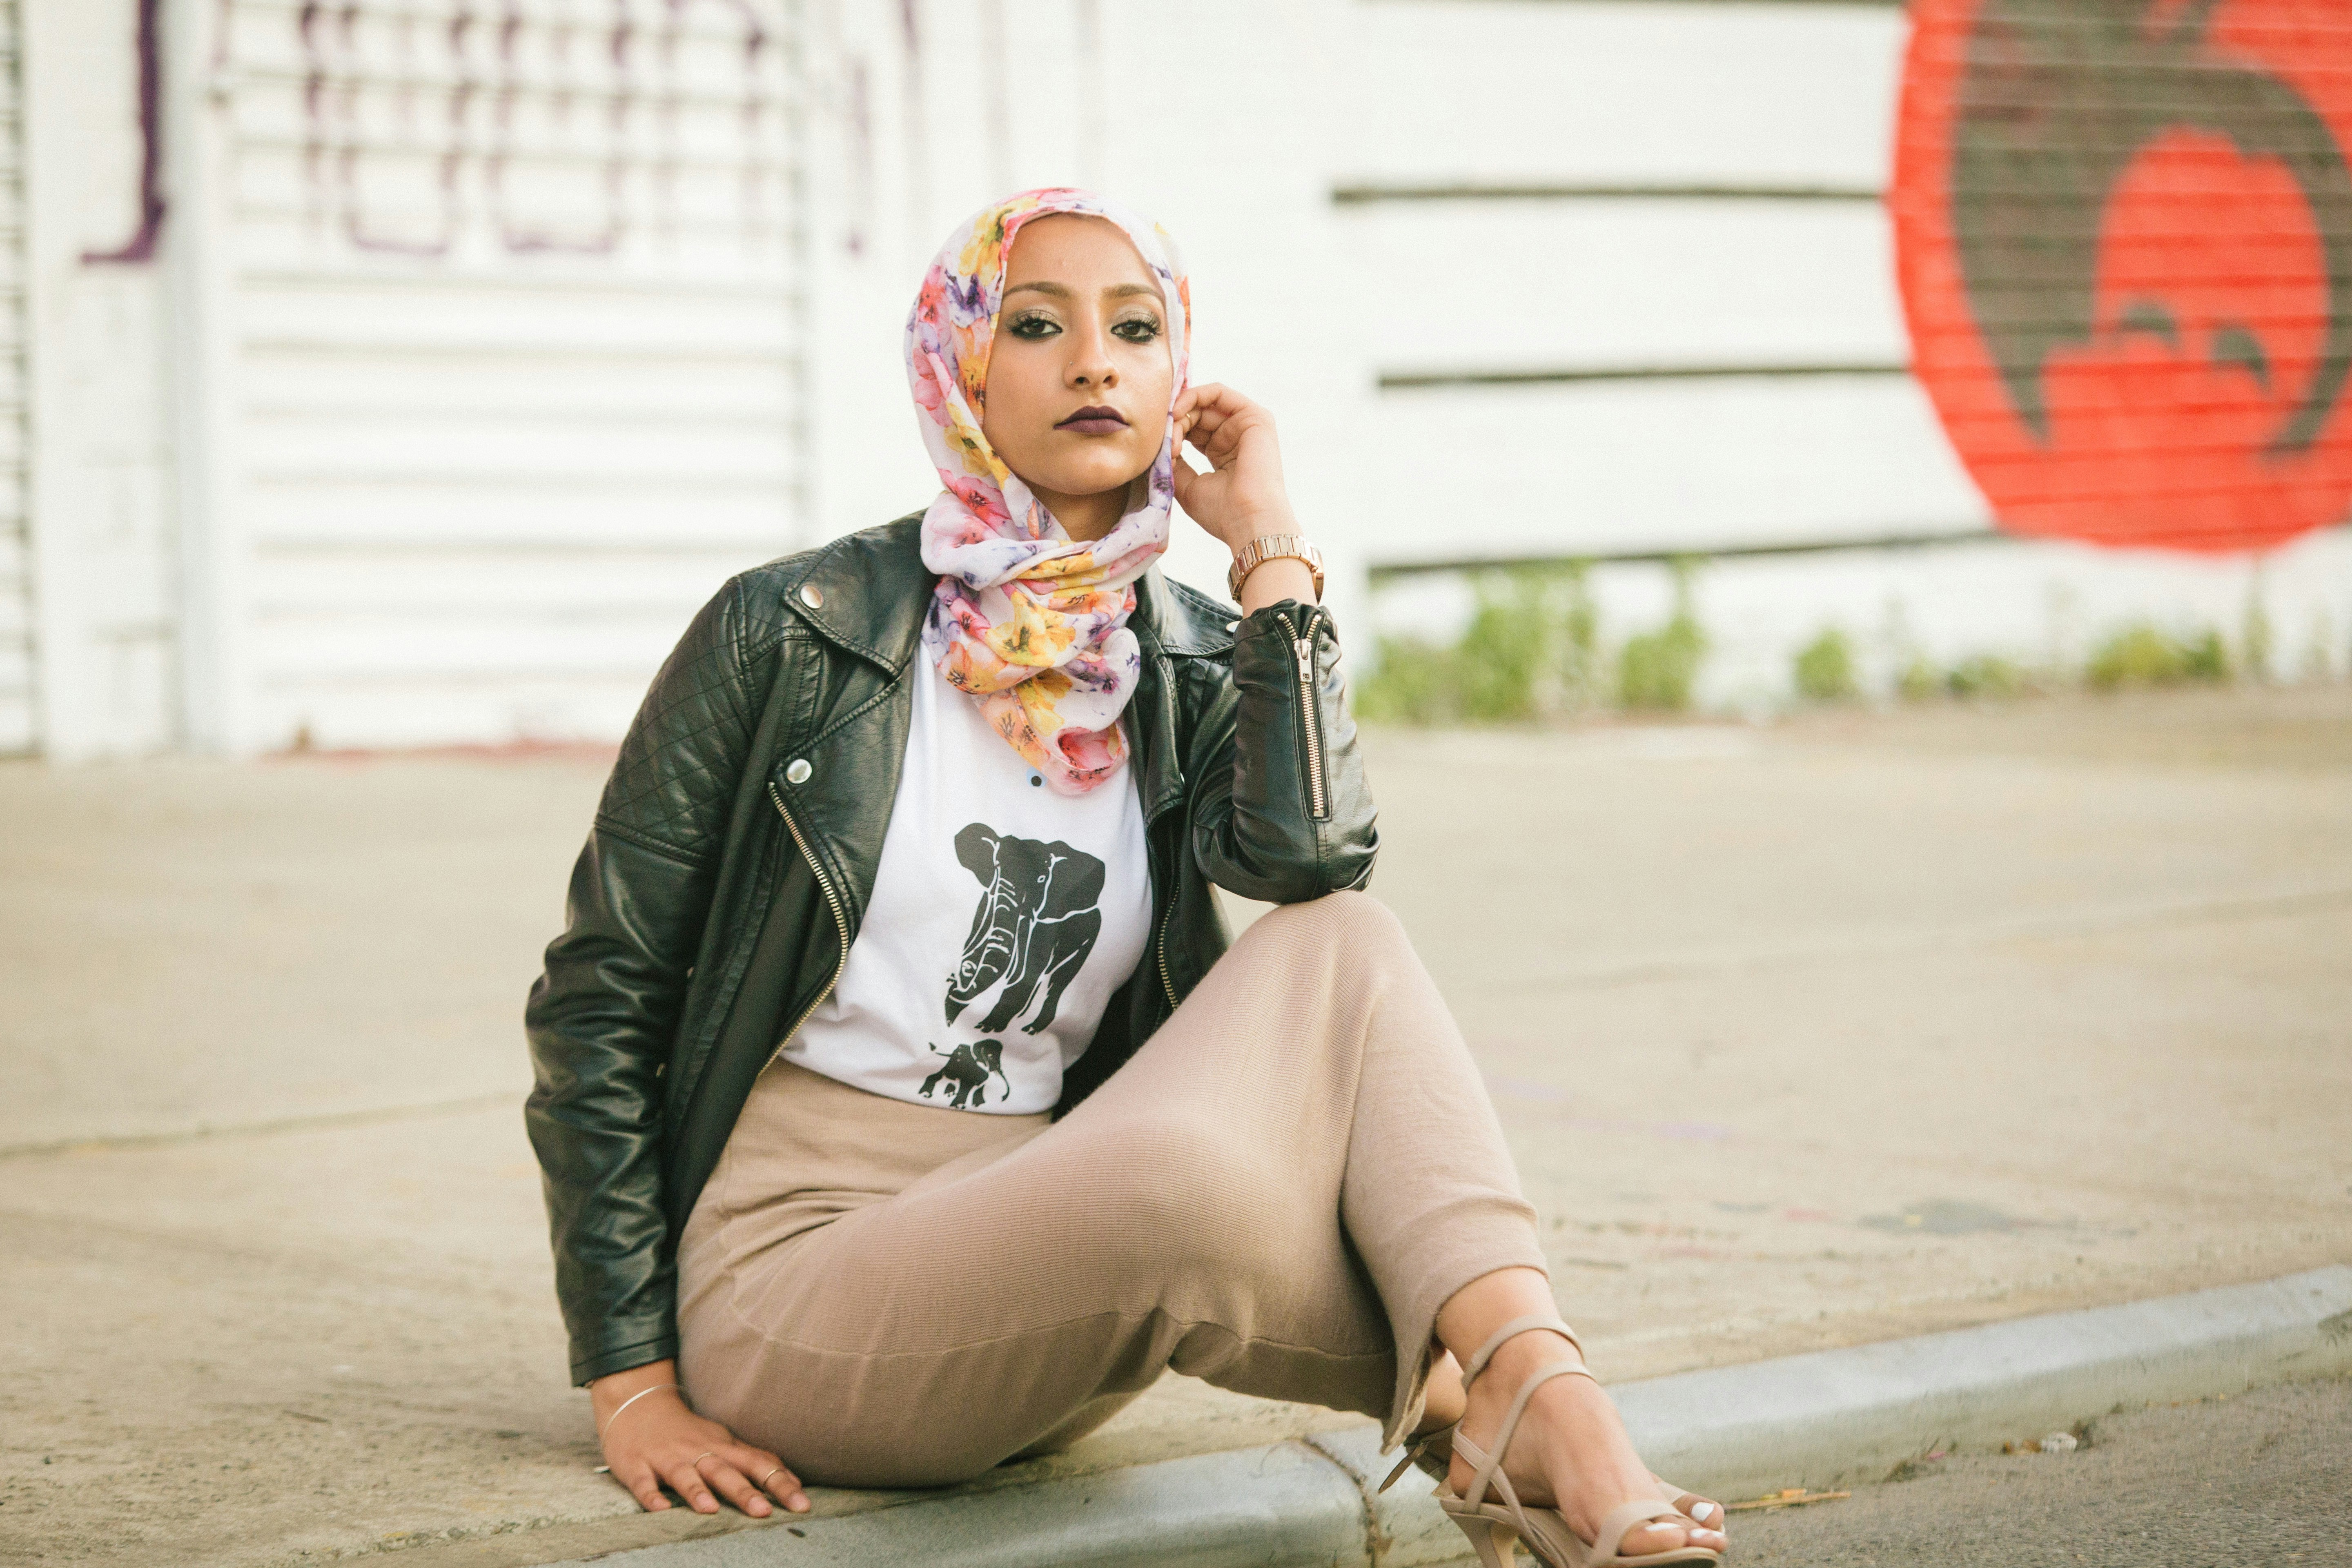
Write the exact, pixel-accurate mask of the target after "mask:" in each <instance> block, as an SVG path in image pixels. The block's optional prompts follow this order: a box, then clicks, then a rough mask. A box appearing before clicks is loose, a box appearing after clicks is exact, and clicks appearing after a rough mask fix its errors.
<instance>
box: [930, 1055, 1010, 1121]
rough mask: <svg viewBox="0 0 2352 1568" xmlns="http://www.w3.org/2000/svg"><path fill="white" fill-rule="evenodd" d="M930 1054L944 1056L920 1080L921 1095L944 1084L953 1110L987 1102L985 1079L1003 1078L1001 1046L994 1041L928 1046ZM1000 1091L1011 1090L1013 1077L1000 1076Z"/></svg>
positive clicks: (1007, 1092) (986, 1081)
mask: <svg viewBox="0 0 2352 1568" xmlns="http://www.w3.org/2000/svg"><path fill="white" fill-rule="evenodd" d="M931 1054H932V1055H933V1056H944V1057H946V1058H948V1059H947V1060H946V1061H945V1062H942V1063H941V1064H940V1070H939V1071H937V1072H935V1073H933V1074H932V1075H931V1076H930V1077H929V1078H927V1079H924V1080H923V1089H922V1095H923V1098H924V1099H925V1100H929V1099H930V1098H931V1091H932V1090H933V1089H938V1088H939V1087H940V1086H941V1085H942V1084H944V1085H945V1086H946V1087H947V1091H948V1106H949V1108H950V1110H978V1109H979V1108H980V1107H982V1106H983V1105H986V1104H987V1103H988V1093H987V1090H988V1080H989V1079H992V1078H1004V1046H1003V1042H1002V1041H998V1040H982V1041H980V1042H978V1043H977V1044H974V1045H969V1046H958V1047H956V1048H955V1049H954V1050H952V1051H941V1050H940V1048H939V1047H937V1046H933V1047H931ZM1004 1092H1005V1093H1006V1094H1011V1093H1012V1092H1013V1080H1012V1079H1009V1078H1005V1079H1004Z"/></svg>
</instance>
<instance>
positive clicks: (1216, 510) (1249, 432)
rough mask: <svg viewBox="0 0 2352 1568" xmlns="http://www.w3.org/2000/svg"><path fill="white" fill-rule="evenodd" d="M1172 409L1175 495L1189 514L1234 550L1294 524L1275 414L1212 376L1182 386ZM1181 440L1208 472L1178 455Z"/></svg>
mask: <svg viewBox="0 0 2352 1568" xmlns="http://www.w3.org/2000/svg"><path fill="white" fill-rule="evenodd" d="M1175 416H1176V437H1177V454H1176V474H1175V479H1176V501H1177V504H1178V505H1180V506H1181V507H1182V508H1183V509H1184V510H1185V512H1186V513H1187V514H1188V515H1190V516H1191V517H1192V521H1195V522H1197V523H1199V524H1200V525H1201V526H1202V528H1205V529H1207V530H1208V531H1210V532H1211V533H1213V534H1214V535H1215V536H1216V537H1217V538H1218V539H1219V540H1221V541H1222V542H1223V543H1224V546H1225V548H1227V549H1228V550H1234V551H1238V550H1240V549H1241V547H1242V546H1243V545H1244V544H1247V543H1248V542H1250V541H1251V540H1253V539H1255V538H1257V537H1259V536H1260V535H1262V534H1268V533H1295V532H1297V528H1298V524H1297V520H1296V519H1295V518H1294V517H1293V516H1292V514H1291V510H1290V495H1289V492H1288V491H1286V489H1284V488H1283V483H1282V448H1281V447H1280V446H1279V445H1278V444H1277V443H1276V439H1275V434H1274V416H1273V415H1271V414H1268V413H1267V412H1266V411H1265V409H1264V408H1262V407H1260V406H1259V405H1256V404H1255V403H1252V402H1251V401H1250V400H1249V399H1248V398H1246V397H1244V396H1243V395H1241V394H1240V393H1238V392H1235V391H1234V389H1233V388H1232V387H1230V386H1221V385H1219V384H1216V383H1215V382H1210V383H1207V384H1204V385H1201V386H1191V387H1187V388H1185V389H1184V395H1183V396H1181V397H1179V398H1178V399H1177V400H1176V407H1175ZM1187 439H1189V440H1190V441H1191V442H1192V445H1193V446H1194V447H1197V448H1198V449H1199V450H1200V453H1201V455H1202V457H1204V458H1208V459H1209V471H1208V472H1207V473H1205V474H1204V473H1202V472H1199V471H1198V470H1196V469H1195V468H1193V467H1192V464H1190V463H1188V462H1186V461H1185V460H1184V455H1183V449H1182V448H1183V444H1184V442H1185V441H1186V440H1187Z"/></svg>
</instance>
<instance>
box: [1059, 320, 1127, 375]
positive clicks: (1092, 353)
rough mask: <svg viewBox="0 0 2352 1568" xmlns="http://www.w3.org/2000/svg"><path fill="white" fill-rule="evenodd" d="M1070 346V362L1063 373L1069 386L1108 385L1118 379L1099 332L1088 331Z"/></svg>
mask: <svg viewBox="0 0 2352 1568" xmlns="http://www.w3.org/2000/svg"><path fill="white" fill-rule="evenodd" d="M1072 335H1073V336H1074V337H1075V336H1076V334H1075V333H1074V334H1072ZM1070 346H1071V353H1070V362H1069V365H1068V367H1067V369H1066V372H1065V374H1066V375H1067V376H1068V378H1069V384H1070V385H1071V386H1073V387H1080V386H1109V385H1111V384H1114V383H1115V382H1117V381H1118V371H1117V370H1115V369H1113V368H1112V366H1111V363H1110V354H1109V352H1108V349H1107V347H1106V345H1105V344H1104V342H1103V338H1102V334H1101V333H1099V332H1093V333H1088V334H1087V335H1086V336H1085V337H1084V338H1083V339H1081V340H1080V341H1078V342H1074V343H1072V344H1071V345H1070Z"/></svg>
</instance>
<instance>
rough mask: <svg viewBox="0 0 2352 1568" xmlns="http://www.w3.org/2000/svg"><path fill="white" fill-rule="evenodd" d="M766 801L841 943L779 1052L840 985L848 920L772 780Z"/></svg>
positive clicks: (846, 954)
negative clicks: (803, 865)
mask: <svg viewBox="0 0 2352 1568" xmlns="http://www.w3.org/2000/svg"><path fill="white" fill-rule="evenodd" d="M768 798H769V799H770V800H772V801H774V802H775V803H776V815H777V816H781V817H782V818H783V819H784V829H785V831H786V832H788V833H790V834H791V835H792V836H793V845H794V847H797V848H798V849H799V850H800V852H801V858H802V859H803V860H805V861H807V862H808V868H809V871H810V872H811V874H812V875H814V877H815V878H816V885H817V889H818V891H820V892H822V893H824V905H825V908H826V909H828V910H832V911H833V929H834V933H835V935H836V936H838V937H839V938H840V939H841V952H840V953H839V954H838V955H837V956H835V959H834V961H833V977H832V978H831V979H829V980H827V981H826V982H825V983H824V990H822V991H820V992H818V993H817V994H816V995H815V996H814V998H812V999H811V1000H810V1002H809V1005H807V1006H805V1007H803V1008H802V1009H801V1016H799V1017H797V1018H795V1019H793V1026H792V1027H791V1028H789V1029H786V1030H785V1031H784V1034H783V1037H782V1039H780V1040H778V1041H777V1042H776V1049H778V1050H780V1051H781V1050H782V1049H783V1048H784V1047H786V1046H788V1045H790V1044H792V1039H793V1036H794V1035H797V1034H799V1033H800V1032H801V1026H802V1025H803V1024H805V1023H807V1022H808V1021H809V1015H810V1014H812V1013H814V1012H815V1011H816V1010H817V1009H818V1008H819V1007H821V1006H823V1005H824V999H825V998H826V997H828V996H830V995H832V994H833V988H834V987H835V985H838V984H841V972H842V971H843V970H844V969H845V968H847V967H848V966H849V919H848V917H847V916H845V915H844V914H843V913H842V912H841V900H839V899H838V898H836V897H835V895H834V891H833V884H832V883H831V882H830V881H827V880H826V879H825V875H824V867H823V866H821V865H819V864H817V858H816V855H815V853H814V851H813V850H811V849H810V848H809V847H808V840H807V839H805V838H803V837H801V830H800V825H799V824H798V823H795V822H794V821H793V814H792V813H791V812H789V811H786V810H785V809H784V797H783V794H782V792H781V791H780V790H778V789H777V788H776V784H775V781H774V780H773V779H771V780H769V781H768Z"/></svg>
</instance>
